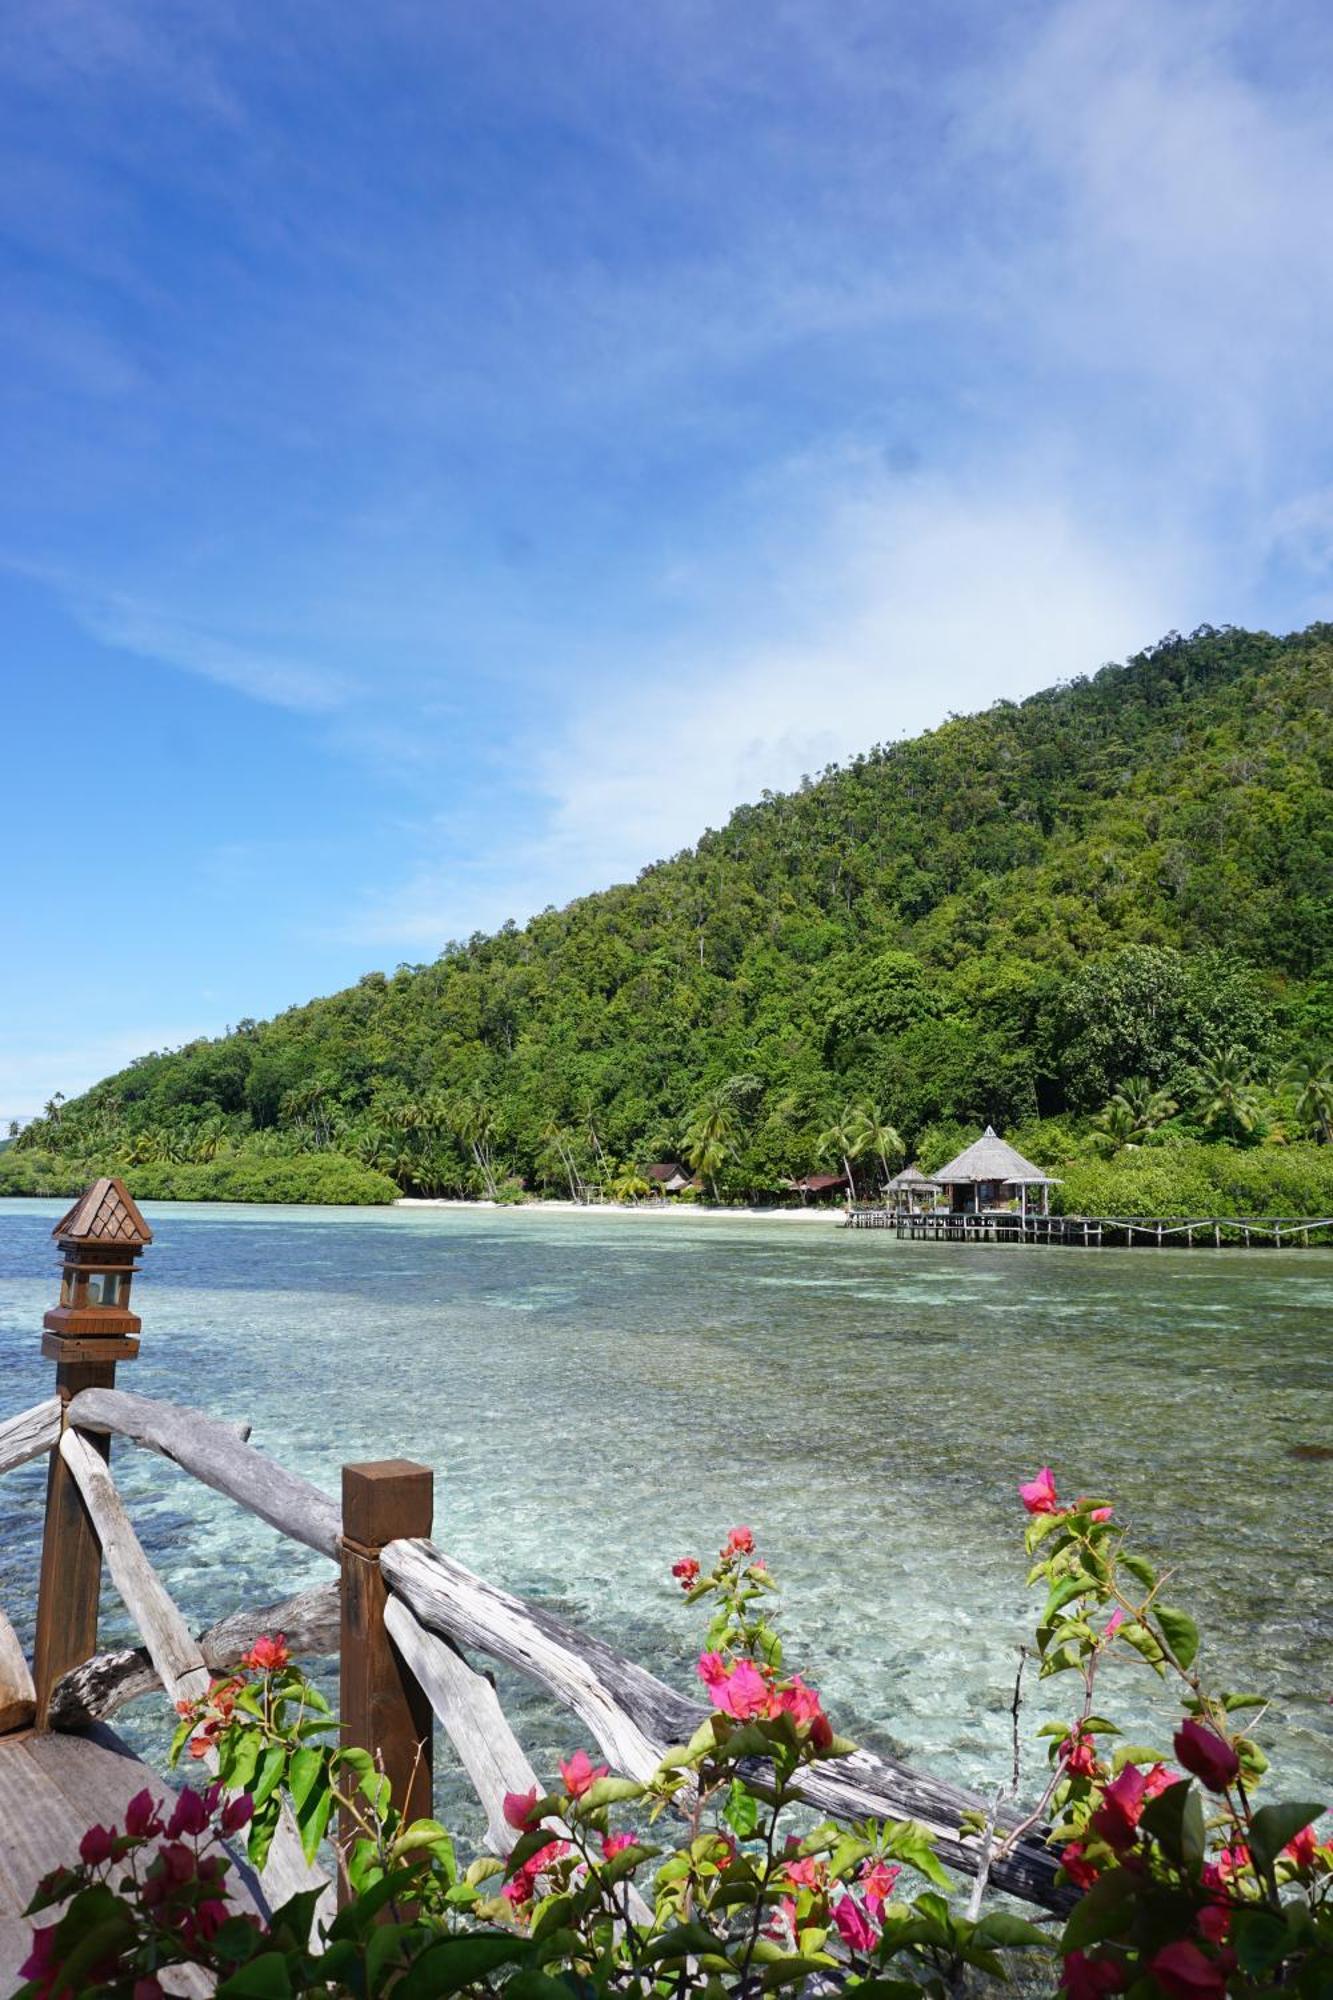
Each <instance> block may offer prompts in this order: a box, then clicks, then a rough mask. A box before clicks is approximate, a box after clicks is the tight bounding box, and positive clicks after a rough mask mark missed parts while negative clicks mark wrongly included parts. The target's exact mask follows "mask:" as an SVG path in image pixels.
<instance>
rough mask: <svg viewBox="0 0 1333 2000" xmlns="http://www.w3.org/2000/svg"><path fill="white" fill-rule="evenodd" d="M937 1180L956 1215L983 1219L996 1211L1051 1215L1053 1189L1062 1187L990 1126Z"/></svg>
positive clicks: (937, 1175)
mask: <svg viewBox="0 0 1333 2000" xmlns="http://www.w3.org/2000/svg"><path fill="white" fill-rule="evenodd" d="M935 1179H936V1180H937V1181H938V1182H939V1185H940V1186H941V1187H942V1188H943V1190H944V1192H945V1195H946V1196H947V1197H948V1207H949V1208H950V1209H951V1210H952V1211H953V1212H954V1214H956V1215H958V1214H962V1215H980V1214H982V1213H984V1211H985V1210H987V1209H994V1208H1017V1209H1018V1210H1019V1212H1020V1214H1022V1215H1024V1216H1026V1215H1027V1214H1028V1213H1029V1212H1031V1213H1034V1214H1038V1213H1039V1214H1041V1215H1048V1214H1049V1213H1050V1205H1051V1189H1052V1188H1053V1187H1058V1186H1059V1182H1058V1181H1056V1180H1054V1179H1052V1177H1051V1175H1050V1174H1044V1173H1043V1172H1042V1170H1041V1168H1040V1167H1037V1166H1034V1165H1033V1163H1032V1161H1031V1160H1025V1159H1024V1158H1023V1155H1022V1154H1021V1153H1019V1152H1016V1151H1015V1149H1014V1148H1013V1147H1012V1146H1011V1145H1009V1143H1008V1142H1007V1140H1004V1139H1001V1138H1000V1136H999V1134H998V1133H997V1132H996V1131H995V1129H994V1127H993V1126H990V1125H988V1126H987V1127H986V1129H985V1131H984V1132H983V1133H982V1135H981V1137H980V1138H979V1139H976V1140H974V1141H973V1143H972V1144H971V1145H970V1146H968V1147H966V1148H965V1149H964V1150H963V1151H962V1152H961V1153H960V1154H959V1155H958V1157H957V1159H955V1160H950V1162H949V1164H948V1166H947V1167H941V1168H940V1169H939V1172H938V1173H937V1174H936V1175H935ZM1038 1191H1039V1192H1040V1202H1041V1206H1040V1208H1039V1209H1038V1208H1037V1207H1036V1200H1037V1194H1038Z"/></svg>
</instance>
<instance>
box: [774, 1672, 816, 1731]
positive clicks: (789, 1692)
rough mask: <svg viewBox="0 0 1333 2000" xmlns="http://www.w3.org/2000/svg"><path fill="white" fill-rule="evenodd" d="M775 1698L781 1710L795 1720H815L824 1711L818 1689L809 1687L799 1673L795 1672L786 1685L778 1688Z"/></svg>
mask: <svg viewBox="0 0 1333 2000" xmlns="http://www.w3.org/2000/svg"><path fill="white" fill-rule="evenodd" d="M774 1700H775V1703H776V1706H777V1708H778V1709H779V1711H781V1712H783V1713H785V1714H787V1715H790V1716H791V1717H792V1719H793V1721H795V1722H814V1721H815V1719H816V1718H817V1717H818V1716H821V1715H822V1714H823V1713H824V1707H823V1703H822V1702H821V1701H820V1699H819V1692H818V1690H817V1689H816V1688H812V1687H809V1686H808V1685H807V1684H806V1682H805V1681H803V1680H802V1679H801V1676H800V1675H799V1674H793V1675H792V1677H791V1679H790V1680H789V1681H788V1682H787V1684H786V1686H785V1687H780V1688H778V1689H777V1690H776V1692H775V1696H774Z"/></svg>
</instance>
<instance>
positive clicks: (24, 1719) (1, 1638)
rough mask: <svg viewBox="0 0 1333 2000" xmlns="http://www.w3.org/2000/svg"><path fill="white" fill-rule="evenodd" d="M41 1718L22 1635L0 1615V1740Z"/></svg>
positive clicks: (1, 1613)
mask: <svg viewBox="0 0 1333 2000" xmlns="http://www.w3.org/2000/svg"><path fill="white" fill-rule="evenodd" d="M36 1714H37V1690H36V1689H35V1688H34V1686H33V1684H32V1669H31V1668H30V1667H29V1665H28V1661H27V1657H26V1655H25V1654H24V1651H23V1648H22V1646H20V1644H19V1641H18V1633H17V1632H16V1631H15V1630H14V1627H13V1626H12V1625H11V1624H10V1622H9V1620H8V1619H7V1618H6V1616H5V1614H4V1612H3V1611H0V1736H4V1735H7V1734H8V1733H9V1731H10V1730H11V1729H27V1728H29V1727H30V1726H31V1724H32V1721H33V1718H34V1717H35V1716H36Z"/></svg>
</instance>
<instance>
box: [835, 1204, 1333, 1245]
mask: <svg viewBox="0 0 1333 2000" xmlns="http://www.w3.org/2000/svg"><path fill="white" fill-rule="evenodd" d="M845 1227H846V1228H848V1229H892V1230H895V1231H896V1232H897V1234H898V1235H899V1236H901V1237H909V1238H916V1239H921V1240H924V1241H927V1242H932V1243H1050V1244H1065V1245H1069V1246H1072V1247H1075V1248H1082V1249H1085V1250H1087V1249H1099V1248H1115V1249H1130V1250H1134V1249H1143V1248H1145V1247H1156V1248H1157V1249H1159V1250H1161V1249H1166V1248H1170V1249H1176V1250H1178V1249H1180V1248H1182V1247H1183V1248H1185V1249H1187V1250H1194V1249H1197V1248H1208V1249H1213V1250H1225V1249H1236V1248H1242V1249H1245V1250H1252V1249H1255V1248H1258V1249H1270V1250H1281V1249H1284V1248H1289V1247H1290V1246H1291V1245H1292V1244H1296V1243H1299V1245H1300V1246H1301V1248H1302V1249H1305V1250H1308V1249H1312V1248H1313V1249H1329V1248H1333V1216H1320V1217H1316V1216H1311V1215H1175V1216H1153V1215H1038V1214H1028V1215H1023V1214H1020V1212H1019V1211H1018V1210H1017V1209H1006V1208H990V1209H981V1210H979V1211H977V1210H970V1209H949V1208H911V1209H908V1208H891V1207H889V1206H888V1204H887V1203H880V1202H853V1203H852V1204H851V1205H850V1206H849V1207H848V1209H847V1215H846V1223H845Z"/></svg>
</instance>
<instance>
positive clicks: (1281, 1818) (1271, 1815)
mask: <svg viewBox="0 0 1333 2000" xmlns="http://www.w3.org/2000/svg"><path fill="white" fill-rule="evenodd" d="M1323 1810H1324V1808H1323V1807H1322V1806H1312V1805H1304V1804H1298V1803H1297V1802H1295V1801H1292V1802H1291V1803H1290V1804H1285V1805H1284V1804H1278V1805H1272V1806H1262V1807H1261V1808H1260V1810H1259V1811H1258V1812H1257V1813H1256V1814H1255V1815H1254V1818H1253V1819H1252V1820H1251V1821H1250V1853H1251V1854H1252V1855H1253V1857H1254V1860H1255V1862H1256V1863H1257V1865H1258V1866H1259V1867H1260V1868H1268V1867H1270V1866H1271V1865H1272V1863H1273V1862H1274V1861H1276V1860H1277V1857H1278V1855H1279V1854H1281V1852H1282V1850H1283V1848H1284V1847H1285V1846H1286V1844H1287V1842H1288V1841H1289V1840H1294V1839H1295V1838H1296V1835H1297V1834H1298V1833H1299V1832H1300V1831H1301V1828H1302V1827H1306V1826H1309V1824H1310V1822H1311V1821H1312V1820H1316V1819H1318V1817H1319V1815H1320V1813H1321V1812H1322V1811H1323Z"/></svg>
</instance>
